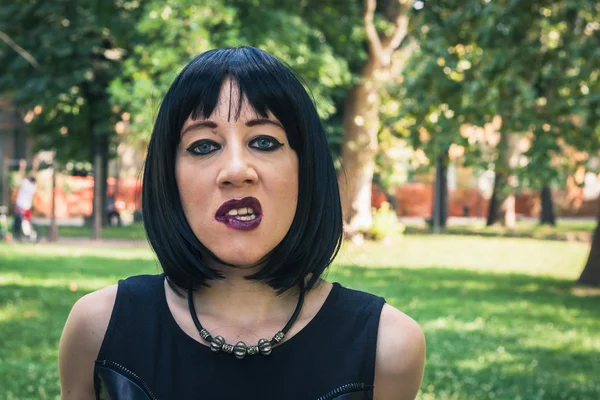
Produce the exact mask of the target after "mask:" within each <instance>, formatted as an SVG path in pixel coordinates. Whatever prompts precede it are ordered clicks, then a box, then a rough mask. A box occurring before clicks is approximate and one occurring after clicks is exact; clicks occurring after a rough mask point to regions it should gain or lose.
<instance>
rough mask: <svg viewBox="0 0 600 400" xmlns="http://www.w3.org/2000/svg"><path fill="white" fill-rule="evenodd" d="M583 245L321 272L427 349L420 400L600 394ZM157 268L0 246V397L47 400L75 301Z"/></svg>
mask: <svg viewBox="0 0 600 400" xmlns="http://www.w3.org/2000/svg"><path fill="white" fill-rule="evenodd" d="M587 251H588V245H586V244H583V243H567V242H550V241H536V240H530V239H514V238H513V239H491V238H484V237H475V236H457V235H453V236H441V237H436V236H431V235H424V236H407V237H406V238H404V239H403V240H401V241H399V242H396V243H392V244H390V245H383V244H372V243H368V244H366V245H364V246H362V247H360V248H358V247H354V246H352V245H347V246H346V247H345V248H344V250H343V252H342V254H341V255H340V256H339V257H338V260H337V262H336V264H335V265H334V266H333V267H332V268H331V270H330V271H329V273H328V279H329V280H337V281H340V282H342V283H343V284H346V285H348V286H350V287H354V288H358V289H362V290H366V291H370V292H373V293H376V294H379V295H381V296H384V297H385V298H386V299H387V301H388V302H389V303H390V304H392V305H394V306H396V307H398V308H399V309H401V310H403V311H405V312H406V313H407V314H409V315H410V316H412V317H413V318H415V319H416V320H417V321H418V322H419V323H420V324H421V326H422V327H423V329H424V331H425V335H426V337H427V343H428V355H427V369H426V374H425V378H424V381H423V386H422V388H421V393H420V395H419V397H418V398H419V399H420V400H434V399H435V400H451V399H453V400H458V399H477V400H479V399H507V400H509V399H510V400H515V399H522V400H533V399H573V400H585V399H589V400H597V399H599V398H600V382H599V381H598V377H599V376H600V307H598V304H599V303H600V293H599V292H598V291H593V290H584V289H577V288H573V285H572V282H573V281H574V279H576V277H577V276H578V274H579V273H580V271H581V268H582V267H583V264H584V263H585V259H586V257H587ZM156 272H158V267H157V264H156V262H155V260H154V258H153V257H152V254H151V252H150V251H149V250H148V249H147V248H146V247H145V246H144V245H141V244H140V245H133V246H130V247H127V248H116V247H110V248H106V247H104V248H103V247H97V246H96V247H90V248H86V247H81V246H78V247H66V246H60V245H35V246H34V245H26V244H23V245H6V244H0V399H2V400H4V399H6V400H8V399H18V400H26V399H55V398H57V396H58V373H57V368H56V359H57V344H58V340H59V337H60V334H61V330H62V327H63V324H64V321H65V319H66V317H67V314H68V312H69V309H70V307H71V305H72V304H73V303H74V302H75V300H76V299H77V298H79V297H80V296H82V295H83V294H85V293H87V292H89V291H91V290H94V289H97V288H100V287H103V286H105V285H109V284H112V283H115V282H116V281H117V280H118V279H120V278H122V277H125V276H128V275H133V274H141V273H156Z"/></svg>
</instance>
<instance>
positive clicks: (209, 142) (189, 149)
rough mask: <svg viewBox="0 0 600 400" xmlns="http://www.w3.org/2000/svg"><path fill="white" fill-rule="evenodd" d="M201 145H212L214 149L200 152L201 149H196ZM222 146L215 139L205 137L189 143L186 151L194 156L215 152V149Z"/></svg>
mask: <svg viewBox="0 0 600 400" xmlns="http://www.w3.org/2000/svg"><path fill="white" fill-rule="evenodd" d="M201 145H209V146H212V147H213V149H211V150H209V151H206V152H199V151H196V150H197V148H198V147H199V146H201ZM220 147H221V146H220V145H219V144H218V143H216V142H215V141H213V140H208V139H203V140H198V141H196V142H194V143H192V144H191V145H189V146H188V147H187V149H186V151H187V152H188V153H190V154H191V155H194V156H206V155H209V154H211V153H213V152H215V151H216V150H218V149H219V148H220Z"/></svg>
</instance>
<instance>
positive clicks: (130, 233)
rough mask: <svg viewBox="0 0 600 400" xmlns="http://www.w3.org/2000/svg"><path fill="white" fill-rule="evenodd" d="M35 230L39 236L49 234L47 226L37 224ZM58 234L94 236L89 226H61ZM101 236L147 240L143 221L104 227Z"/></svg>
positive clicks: (70, 236)
mask: <svg viewBox="0 0 600 400" xmlns="http://www.w3.org/2000/svg"><path fill="white" fill-rule="evenodd" d="M35 230H36V231H37V233H38V236H39V237H47V236H48V227H47V226H40V225H36V226H35ZM58 234H59V237H65V238H67V237H68V238H90V237H91V236H92V228H91V227H89V226H60V227H59V228H58ZM100 236H101V237H102V238H103V239H125V240H146V233H145V231H144V225H143V224H142V223H141V222H136V223H134V224H131V225H127V226H107V227H104V228H102V231H101V235H100Z"/></svg>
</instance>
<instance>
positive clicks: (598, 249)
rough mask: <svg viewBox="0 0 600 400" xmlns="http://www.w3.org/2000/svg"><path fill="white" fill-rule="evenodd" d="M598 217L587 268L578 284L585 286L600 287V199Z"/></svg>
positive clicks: (586, 264)
mask: <svg viewBox="0 0 600 400" xmlns="http://www.w3.org/2000/svg"><path fill="white" fill-rule="evenodd" d="M598 200H599V201H598V216H597V217H596V229H595V230H594V236H593V238H592V247H591V249H590V255H589V256H588V259H587V262H586V263H585V267H584V268H583V272H582V273H581V276H580V277H579V279H578V280H577V284H579V285H585V286H595V287H599V286H600V197H599V198H598Z"/></svg>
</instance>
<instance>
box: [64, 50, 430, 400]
mask: <svg viewBox="0 0 600 400" xmlns="http://www.w3.org/2000/svg"><path fill="white" fill-rule="evenodd" d="M143 213H144V225H145V228H146V232H147V234H148V239H149V242H150V244H151V246H152V248H153V249H154V251H155V253H156V255H157V257H158V260H159V262H160V265H161V267H162V269H163V271H164V274H161V275H146V276H137V277H131V278H129V279H126V280H124V281H120V282H119V284H118V285H115V286H111V287H108V288H105V289H102V290H99V291H97V292H94V293H91V294H88V295H86V296H84V297H83V298H82V299H80V300H79V301H78V302H77V303H76V304H75V306H74V307H73V310H72V311H71V314H70V315H69V318H68V321H67V323H66V326H65V330H64V333H63V337H62V339H61V344H60V350H59V364H60V372H61V387H62V399H63V400H68V399H77V400H81V399H94V398H108V399H286V400H292V399H303V400H304V399H311V400H312V399H314V400H316V399H333V398H336V399H346V400H348V399H372V398H375V399H381V400H387V399H395V400H396V399H414V397H415V395H416V393H417V391H418V388H419V385H420V382H421V378H422V374H423V365H424V354H425V344H424V338H423V334H422V332H421V330H420V328H419V326H418V325H417V324H416V322H414V321H413V320H412V319H410V318H409V317H407V316H406V315H405V314H403V313H401V312H400V311H398V310H396V309H394V308H393V307H391V306H389V305H385V304H384V300H383V299H381V298H379V297H376V296H373V295H370V294H366V293H363V292H359V291H355V290H351V289H347V288H344V287H342V286H340V285H339V284H337V283H336V284H331V283H329V282H326V281H324V280H322V279H321V275H322V274H323V272H324V270H325V269H326V267H327V266H328V265H329V264H330V263H331V261H332V259H333V258H334V257H335V255H336V253H337V251H338V249H339V246H340V242H341V236H342V222H341V209H340V200H339V194H338V187H337V182H336V174H335V170H334V166H333V162H332V159H331V155H330V152H329V147H328V144H327V140H326V138H325V133H324V131H323V128H322V126H321V123H320V121H319V118H318V116H317V112H316V110H315V107H314V105H313V103H312V101H311V99H310V97H309V96H308V94H307V92H306V91H305V89H304V88H303V86H302V84H301V83H300V81H299V80H298V79H297V78H296V77H295V76H294V75H293V73H292V72H291V71H290V70H288V69H287V68H286V67H285V66H284V65H283V64H282V63H281V62H279V61H278V60H277V59H275V58H274V57H273V56H271V55H269V54H267V53H265V52H263V51H261V50H258V49H255V48H252V47H242V48H236V49H217V50H212V51H208V52H206V53H203V54H202V55H200V56H199V57H197V58H196V59H194V60H193V61H192V62H191V63H190V64H189V65H188V66H187V67H185V68H184V70H183V71H182V72H181V73H180V74H179V76H178V77H177V78H176V79H175V81H174V82H173V84H172V86H171V88H170V89H169V91H168V93H167V94H166V96H165V98H164V100H163V102H162V105H161V107H160V111H159V114H158V117H157V121H156V125H155V127H154V131H153V133H152V137H151V140H150V144H149V147H148V155H147V160H146V164H145V171H144V182H143ZM373 396H374V397H373Z"/></svg>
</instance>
